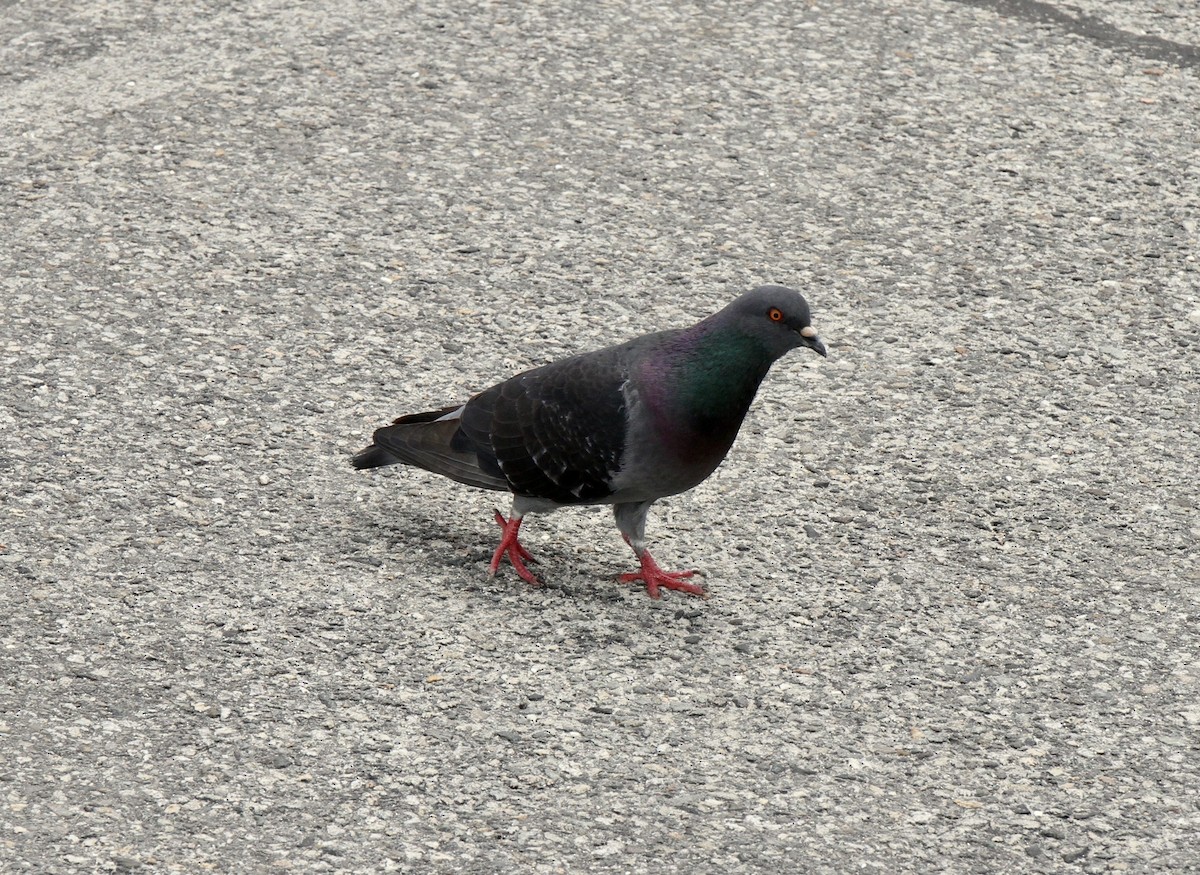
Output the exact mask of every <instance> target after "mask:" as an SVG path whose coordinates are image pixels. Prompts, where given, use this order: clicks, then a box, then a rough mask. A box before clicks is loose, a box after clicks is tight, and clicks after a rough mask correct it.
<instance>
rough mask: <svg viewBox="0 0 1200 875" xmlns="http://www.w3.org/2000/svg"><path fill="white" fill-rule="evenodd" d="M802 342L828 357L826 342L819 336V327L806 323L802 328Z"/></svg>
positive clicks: (820, 354) (823, 356)
mask: <svg viewBox="0 0 1200 875" xmlns="http://www.w3.org/2000/svg"><path fill="white" fill-rule="evenodd" d="M800 337H801V338H803V339H802V340H801V342H802V343H803V344H804V345H805V346H807V347H808V348H809V349H811V350H812V351H813V352H815V353H816V354H817V355H819V356H821V358H826V357H827V354H826V352H825V344H823V343H821V338H819V337H817V329H815V328H813V327H812V326H811V325H805V326H804V327H803V328H801V329H800Z"/></svg>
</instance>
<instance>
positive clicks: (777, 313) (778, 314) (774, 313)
mask: <svg viewBox="0 0 1200 875" xmlns="http://www.w3.org/2000/svg"><path fill="white" fill-rule="evenodd" d="M767 318H769V319H770V320H771V321H772V322H782V321H783V311H782V310H780V309H779V308H778V307H772V308H771V309H770V310H768V311H767Z"/></svg>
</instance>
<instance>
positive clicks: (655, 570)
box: [621, 550, 708, 599]
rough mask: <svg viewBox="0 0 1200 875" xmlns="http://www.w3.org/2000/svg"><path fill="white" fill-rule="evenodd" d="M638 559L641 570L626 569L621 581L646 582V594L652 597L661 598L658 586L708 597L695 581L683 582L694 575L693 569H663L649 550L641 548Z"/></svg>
mask: <svg viewBox="0 0 1200 875" xmlns="http://www.w3.org/2000/svg"><path fill="white" fill-rule="evenodd" d="M638 561H639V562H641V563H642V567H641V570H639V571H628V572H626V573H625V574H622V575H621V582H622V583H633V582H634V581H637V580H640V581H641V582H642V583H644V584H646V594H647V595H649V596H650V598H652V599H660V598H662V594H661V593H659V591H658V588H659V587H660V586H661V587H662V588H663V589H674V590H678V591H679V592H686V593H689V594H691V595H698V596H700V598H704V599H706V598H708V593H707V592H705V591H704V587H702V586H700V585H699V584H696V583H685V582H684V581H686V580H687V579H688V578H689V577H691V576H692V575H694V574H695V573H696V572H695V571H663V570H662V569H661V568H659V567H658V563H657V562H655V561H654V557H653V556H651V555H650V551H649V550H643V551H642V555H641V556H639V557H638Z"/></svg>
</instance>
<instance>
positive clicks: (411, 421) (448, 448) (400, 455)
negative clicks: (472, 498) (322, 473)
mask: <svg viewBox="0 0 1200 875" xmlns="http://www.w3.org/2000/svg"><path fill="white" fill-rule="evenodd" d="M460 410H461V406H459V407H447V408H444V409H442V410H431V411H429V412H427V413H414V414H412V415H410V416H402V417H400V418H399V419H397V420H396V421H395V422H394V423H392V424H391V425H387V426H384V427H383V428H380V429H376V431H375V434H373V435H372V436H371V439H372V441H373V443H372V444H371V446H369V447H367V448H366V449H365V450H362V451H361V452H359V453H358V454H357V455H356V456H354V458H352V459H351V460H350V461H351V464H353V465H354V467H356V468H377V467H379V466H381V465H393V464H397V463H403V464H405V465H415V466H416V467H418V468H424V469H425V470H426V471H432V472H433V473H434V474H441V475H442V476H444V477H449V478H450V479H451V480H457V481H458V482H459V483H465V484H467V485H468V486H479V487H481V488H483V489H497V490H508V489H509V485H508V481H507V480H505V479H504V478H503V477H501V476H497V475H496V474H493V473H490V472H488V471H485V470H484V469H483V468H482V467H481V466H480V457H479V453H478V452H477V451H476V444H475V443H474V442H473V441H471V440H470V439H469V438H467V437H466V435H464V434H463V433H462V431H461V430H460V429H459V425H460V418H459V416H458V415H457V414H458V412H459V411H460Z"/></svg>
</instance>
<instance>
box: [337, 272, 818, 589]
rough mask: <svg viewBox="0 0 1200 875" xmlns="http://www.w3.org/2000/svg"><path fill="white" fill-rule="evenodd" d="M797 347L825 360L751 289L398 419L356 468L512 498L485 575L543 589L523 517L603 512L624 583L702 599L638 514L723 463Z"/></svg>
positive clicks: (800, 320) (781, 303)
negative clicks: (671, 325)
mask: <svg viewBox="0 0 1200 875" xmlns="http://www.w3.org/2000/svg"><path fill="white" fill-rule="evenodd" d="M801 346H806V347H808V348H809V349H811V350H813V351H814V352H816V353H818V354H819V355H822V356H824V355H825V346H824V344H823V343H821V339H820V338H819V337H818V336H817V332H816V329H814V328H813V327H812V325H811V323H810V321H809V312H808V304H807V303H806V302H805V300H804V298H803V297H802V296H801V295H800V294H799V293H798V292H796V291H794V290H792V289H789V288H785V287H783V286H759V287H758V288H756V289H753V290H752V291H750V292H747V293H746V294H744V295H742V296H741V297H740V298H738V299H737V300H735V301H733V302H732V303H730V304H729V305H728V306H727V307H725V309H723V310H721V311H719V312H717V313H715V314H713V315H712V316H709V317H708V318H707V319H703V320H701V321H700V322H697V323H696V324H695V325H693V326H691V327H690V328H680V329H675V330H671V331H659V332H655V333H653V334H646V335H644V336H642V337H637V338H635V339H633V340H630V341H628V342H627V343H622V344H619V345H617V346H610V347H608V348H606V349H601V350H597V351H596V352H589V353H583V354H582V355H576V356H571V357H570V358H565V359H562V360H561V361H557V362H553V363H552V364H548V365H543V366H542V367H539V368H534V369H532V370H529V371H525V372H524V373H521V374H517V375H516V376H515V377H512V378H510V379H508V380H505V381H504V382H503V383H499V384H497V385H495V386H493V387H492V388H490V389H486V390H484V391H483V392H480V393H479V394H478V395H476V396H475V397H473V398H472V399H471V400H469V401H467V402H466V403H465V404H453V405H450V406H449V407H443V408H442V409H440V410H432V411H429V412H427V413H413V414H409V415H408V416H401V417H400V418H399V419H397V420H396V421H395V422H393V423H392V424H391V425H388V426H384V427H383V428H380V429H378V430H377V431H376V432H375V434H374V435H373V436H372V440H373V443H372V444H371V446H369V447H367V448H366V449H364V450H362V451H361V452H359V453H358V454H356V455H355V456H354V457H353V459H352V460H351V464H353V466H354V467H355V468H379V467H382V466H384V465H393V464H397V463H403V464H406V465H416V466H417V467H419V468H424V469H425V470H427V471H432V472H434V473H436V474H442V475H444V476H446V477H449V478H450V479H452V480H457V481H458V482H460V483H466V484H468V485H470V486H479V487H482V488H484V489H494V490H497V491H505V490H507V491H510V492H512V493H513V501H512V512H511V513H510V514H509V516H508V518H507V519H505V518H504V516H503V515H502V514H501V513H500V511H498V510H497V511H495V520H496V523H497V524H498V525H499V526H500V529H501V535H500V545H499V546H498V547H497V548H496V551H495V553H494V554H493V555H492V561H491V565H490V566H489V573H490V574H491V575H495V573H496V569H497V568H498V567H499V566H500V560H501V559H502V558H503V557H505V556H507V557H508V559H509V561H510V562H511V563H512V565H513V567H514V568H515V569H516V572H517V574H519V575H520V576H521V577H522V578H523V579H524V580H526V581H528V582H529V583H531V584H533V585H535V586H536V585H539V584H540V581H539V580H538V579H537V577H535V576H534V574H533V573H532V572H531V571H530V570H529V569H528V568H527V567H526V566H525V563H526V562H535V561H536V560H535V559H534V558H533V557H532V556H530V554H529V551H527V550H526V549H525V547H524V546H522V545H521V542H520V541H519V540H518V538H517V533H518V531H519V530H520V528H521V520H522V519H523V518H524V516H525V514H527V513H542V512H547V511H552V510H557V509H558V508H560V507H565V506H567V505H576V504H611V505H612V507H613V516H614V517H615V519H616V525H617V528H618V529H619V530H620V532H621V535H622V536H623V537H624V538H625V541H626V543H628V544H629V546H630V547H632V548H633V552H634V555H635V556H636V557H637V559H638V561H639V563H640V564H641V567H640V569H639V570H638V571H634V572H630V573H627V574H622V575H621V580H622V581H624V582H626V583H629V582H634V581H641V582H642V583H644V584H645V586H646V591H647V593H648V594H649V596H650V597H651V598H655V599H657V598H660V597H661V595H660V592H659V590H660V588H661V589H671V590H678V591H681V592H684V593H690V594H693V595H698V596H702V597H707V593H705V591H704V589H703V588H702V587H700V586H698V585H697V584H695V583H690V582H688V579H689V578H691V577H692V576H693V575H694V574H695V572H694V571H664V570H663V569H662V568H660V567H659V566H658V564H657V563H656V562H655V561H654V557H652V556H651V555H650V551H649V550H647V549H646V513H647V512H648V511H649V510H650V506H651V505H652V504H654V502H655V501H657V500H658V499H660V498H662V497H664V496H667V495H674V494H676V493H679V492H683V491H684V490H687V489H691V488H692V487H693V486H695V485H696V484H697V483H699V482H700V481H702V480H704V479H705V478H706V477H708V475H709V474H711V473H712V472H713V471H714V470H715V469H716V467H717V465H719V464H720V463H721V460H722V459H724V458H725V454H726V453H727V452H728V451H729V448H730V446H731V445H732V444H733V441H734V438H735V437H737V433H738V429H739V428H740V427H741V424H742V420H743V419H744V418H745V416H746V411H747V410H748V409H749V408H750V402H751V401H753V400H754V394H755V392H756V391H757V390H758V386H759V383H761V382H762V379H763V377H765V376H766V375H767V371H768V370H769V369H770V367H771V365H772V364H773V363H774V362H775V360H776V359H778V358H779V357H780V356H782V355H783V354H784V353H786V352H788V351H789V350H792V349H796V348H797V347H801Z"/></svg>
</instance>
